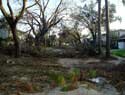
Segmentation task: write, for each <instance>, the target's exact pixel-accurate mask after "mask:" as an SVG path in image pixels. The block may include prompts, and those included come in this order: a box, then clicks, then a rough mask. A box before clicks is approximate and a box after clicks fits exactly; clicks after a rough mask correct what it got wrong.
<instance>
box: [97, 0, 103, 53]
mask: <svg viewBox="0 0 125 95" xmlns="http://www.w3.org/2000/svg"><path fill="white" fill-rule="evenodd" d="M100 17H101V0H98V52H99V55H100V54H101V53H102V51H101V23H100Z"/></svg>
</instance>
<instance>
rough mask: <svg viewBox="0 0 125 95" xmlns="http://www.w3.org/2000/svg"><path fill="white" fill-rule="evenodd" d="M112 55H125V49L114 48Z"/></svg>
mask: <svg viewBox="0 0 125 95" xmlns="http://www.w3.org/2000/svg"><path fill="white" fill-rule="evenodd" d="M112 55H115V56H119V57H125V49H118V50H113V51H112Z"/></svg>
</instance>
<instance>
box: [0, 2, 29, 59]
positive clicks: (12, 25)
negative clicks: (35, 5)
mask: <svg viewBox="0 0 125 95" xmlns="http://www.w3.org/2000/svg"><path fill="white" fill-rule="evenodd" d="M26 2H27V0H23V6H22V9H21V11H20V12H19V14H18V15H16V16H15V15H14V13H13V10H12V8H11V5H10V2H9V0H7V6H8V8H9V12H10V14H9V13H7V11H6V9H5V8H4V7H3V3H2V0H0V9H1V12H2V13H3V15H4V17H5V18H6V20H7V22H8V24H9V26H10V28H11V31H12V35H13V40H14V45H15V56H16V57H18V56H19V41H18V36H17V32H16V25H17V22H18V21H19V19H20V18H21V16H22V15H23V13H24V10H25V7H26Z"/></svg>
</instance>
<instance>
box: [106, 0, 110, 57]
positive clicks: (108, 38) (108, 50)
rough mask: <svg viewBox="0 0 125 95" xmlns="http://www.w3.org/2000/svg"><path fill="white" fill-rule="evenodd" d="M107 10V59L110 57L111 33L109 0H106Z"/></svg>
mask: <svg viewBox="0 0 125 95" xmlns="http://www.w3.org/2000/svg"><path fill="white" fill-rule="evenodd" d="M105 10H106V20H105V24H106V57H110V33H109V11H108V0H105Z"/></svg>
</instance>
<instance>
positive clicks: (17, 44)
mask: <svg viewBox="0 0 125 95" xmlns="http://www.w3.org/2000/svg"><path fill="white" fill-rule="evenodd" d="M11 31H12V35H13V40H14V48H15V51H14V52H15V57H19V56H20V47H19V41H18V37H17V34H16V33H17V32H16V26H15V25H13V26H12V27H11Z"/></svg>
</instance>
